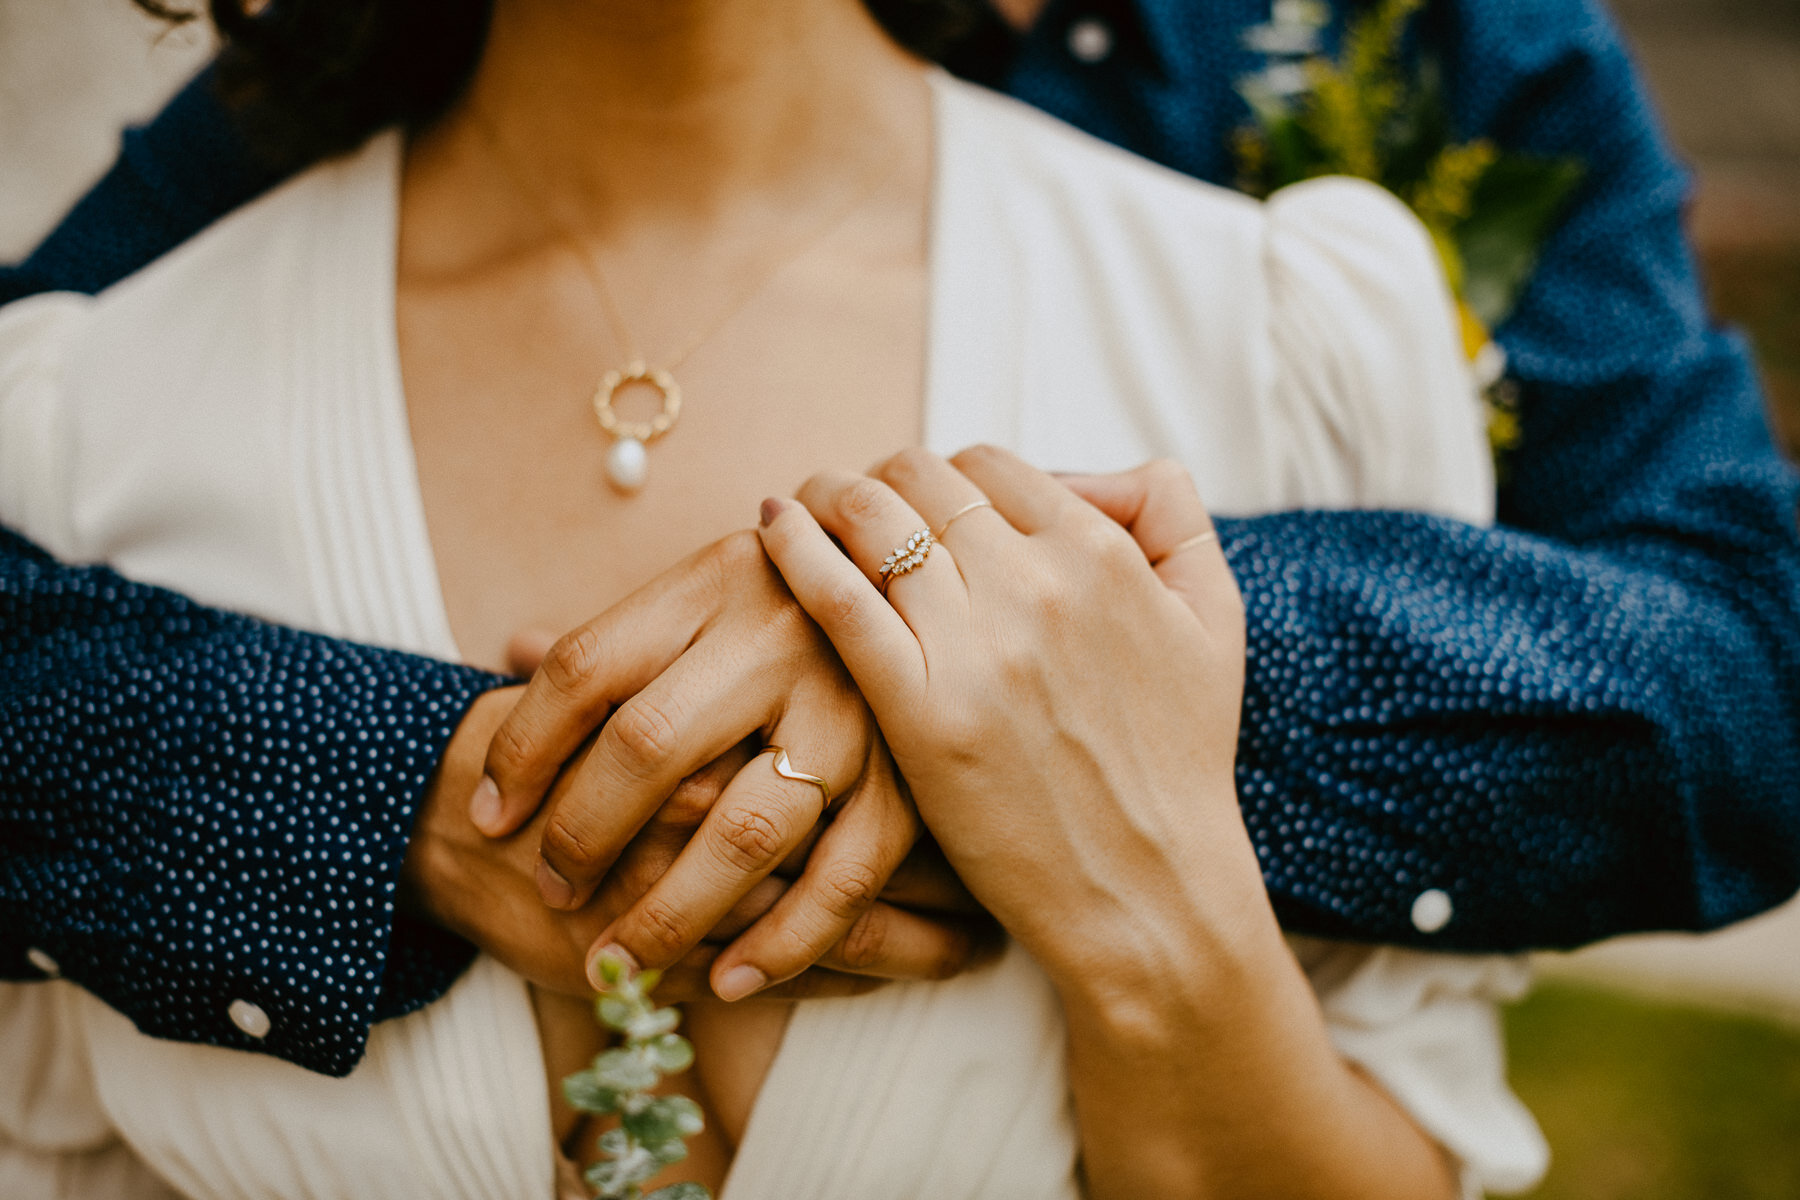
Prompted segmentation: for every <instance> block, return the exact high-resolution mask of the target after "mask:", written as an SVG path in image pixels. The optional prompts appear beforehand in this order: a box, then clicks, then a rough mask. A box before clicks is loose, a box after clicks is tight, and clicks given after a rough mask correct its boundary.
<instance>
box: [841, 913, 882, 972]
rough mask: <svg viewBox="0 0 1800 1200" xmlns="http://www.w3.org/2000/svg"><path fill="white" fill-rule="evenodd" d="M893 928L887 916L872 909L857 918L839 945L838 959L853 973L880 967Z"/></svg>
mask: <svg viewBox="0 0 1800 1200" xmlns="http://www.w3.org/2000/svg"><path fill="white" fill-rule="evenodd" d="M891 932H892V931H891V928H890V926H889V923H888V919H887V915H886V914H885V913H884V912H883V911H882V910H881V909H879V908H871V909H869V910H868V911H867V912H865V913H863V915H862V916H860V917H858V918H856V922H855V924H853V925H851V926H850V929H849V931H848V932H847V933H845V934H844V940H843V941H841V942H839V943H838V958H839V960H840V961H841V962H842V963H843V964H844V966H845V968H846V969H848V970H851V971H867V970H871V969H873V968H874V967H876V966H878V965H880V963H881V962H882V960H883V959H884V958H885V957H886V955H887V947H888V940H889V935H890V933H891Z"/></svg>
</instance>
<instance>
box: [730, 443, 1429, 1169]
mask: <svg viewBox="0 0 1800 1200" xmlns="http://www.w3.org/2000/svg"><path fill="white" fill-rule="evenodd" d="M875 474H876V476H877V477H876V478H872V479H871V478H863V477H858V476H851V475H827V476H819V477H816V478H815V479H813V480H812V481H811V482H809V483H808V484H807V485H806V487H805V488H803V489H802V491H801V493H800V500H801V501H802V503H799V504H795V503H791V502H783V501H768V502H766V503H765V505H764V509H763V530H762V533H763V543H764V545H765V546H766V547H767V549H768V552H769V556H770V557H771V558H772V559H773V560H774V561H775V563H776V565H777V566H778V567H779V568H780V570H781V573H782V575H783V577H784V578H785V579H786V580H787V582H788V585H789V587H790V588H791V589H792V590H793V593H794V595H795V596H796V597H797V598H798V600H799V601H800V603H801V604H802V605H803V606H804V607H805V608H806V610H807V611H808V612H809V613H811V614H812V615H813V617H814V618H815V619H816V620H817V621H818V623H819V625H820V626H821V627H822V628H823V629H824V631H825V632H826V634H827V635H828V636H829V637H830V638H831V640H832V642H833V644H834V645H835V646H836V647H837V649H838V652H839V653H840V654H841V655H842V657H843V660H844V663H845V665H846V666H847V667H848V668H849V670H850V672H851V674H852V675H853V676H854V677H855V679H856V681H857V684H858V685H859V686H860V687H861V688H862V690H863V694H864V695H865V696H866V697H867V698H868V700H869V703H870V705H871V707H872V708H873V710H874V712H875V715H876V718H877V719H878V721H879V722H880V725H881V728H882V730H883V732H884V733H885V735H886V736H887V739H888V742H889V744H890V746H891V747H892V750H893V753H894V756H895V759H896V761H898V763H899V764H900V767H901V770H902V772H903V773H904V775H905V778H906V780H907V782H908V783H909V784H910V785H911V788H912V792H913V795H914V798H915V800H916V801H917V803H918V806H919V811H920V813H921V814H922V816H923V817H924V819H925V822H926V824H927V826H928V827H929V828H930V829H931V831H932V833H933V834H935V835H936V837H937V838H938V840H939V842H940V843H941V844H942V845H943V848H944V851H945V853H946V854H947V855H948V856H949V859H950V861H951V863H952V865H953V866H955V868H956V870H957V872H958V874H959V875H960V876H961V877H962V879H963V881H964V882H965V883H966V884H967V885H968V886H969V888H970V890H971V891H972V892H973V893H974V894H975V896H976V898H977V899H979V900H980V901H981V902H982V903H983V904H984V905H986V906H987V907H988V908H989V909H990V910H991V911H992V912H993V913H994V914H995V916H997V917H999V918H1000V920H1001V922H1002V923H1003V924H1004V925H1005V926H1006V928H1007V929H1008V931H1009V932H1011V933H1012V934H1013V935H1014V936H1015V937H1016V938H1018V940H1019V941H1020V942H1021V943H1022V944H1023V945H1024V946H1025V947H1026V949H1028V950H1030V951H1031V953H1032V955H1033V957H1035V958H1036V959H1037V960H1038V962H1039V963H1040V964H1041V965H1043V966H1044V968H1045V970H1046V971H1047V973H1048V974H1049V975H1050V977H1051V979H1052V981H1053V982H1054V983H1055V984H1056V986H1057V990H1058V992H1059V993H1060V994H1061V997H1062V1000H1063V1008H1064V1011H1065V1013H1066V1014H1067V1017H1068V1021H1069V1081H1070V1086H1071V1090H1072V1091H1073V1094H1074V1100H1075V1111H1076V1116H1077V1120H1078V1123H1079V1125H1080V1129H1081V1141H1082V1163H1083V1171H1084V1175H1085V1183H1086V1191H1087V1193H1088V1194H1090V1195H1092V1196H1094V1197H1096V1198H1097V1200H1107V1198H1111V1197H1130V1196H1157V1197H1162V1198H1165V1200H1177V1198H1181V1197H1193V1198H1195V1200H1199V1198H1201V1197H1218V1196H1233V1197H1244V1198H1246V1200H1248V1198H1251V1197H1257V1198H1262V1197H1268V1198H1271V1200H1273V1198H1276V1197H1279V1198H1280V1200H1326V1198H1329V1200H1352V1198H1356V1200H1363V1198H1367V1200H1376V1198H1379V1200H1400V1198H1402V1197H1405V1198H1408V1200H1414V1198H1418V1200H1424V1198H1430V1200H1441V1198H1444V1197H1448V1196H1450V1195H1451V1194H1453V1192H1454V1189H1455V1181H1454V1178H1453V1176H1452V1174H1451V1172H1450V1171H1449V1170H1448V1169H1447V1165H1446V1163H1445V1161H1444V1160H1443V1157H1442V1156H1441V1155H1440V1154H1439V1153H1438V1152H1437V1150H1436V1148H1435V1147H1434V1146H1433V1145H1432V1144H1431V1142H1430V1140H1429V1139H1428V1138H1426V1137H1425V1136H1424V1135H1423V1134H1422V1133H1421V1132H1420V1131H1419V1130H1418V1128H1417V1127H1416V1126H1414V1125H1413V1124H1412V1123H1411V1121H1410V1120H1409V1119H1408V1118H1407V1117H1406V1116H1405V1115H1404V1114H1403V1113H1401V1112H1400V1111H1399V1110H1398V1109H1397V1108H1396V1107H1395V1106H1394V1104H1393V1102H1392V1101H1391V1100H1390V1099H1389V1098H1388V1097H1387V1096H1386V1095H1385V1094H1384V1093H1382V1092H1381V1091H1380V1090H1379V1089H1378V1088H1376V1087H1374V1086H1373V1085H1372V1084H1370V1083H1369V1082H1368V1081H1367V1080H1366V1079H1365V1078H1363V1077H1362V1076H1360V1075H1358V1074H1357V1073H1356V1072H1355V1071H1353V1070H1351V1069H1350V1068H1349V1067H1348V1066H1347V1065H1346V1064H1345V1063H1344V1062H1343V1060H1342V1059H1341V1058H1339V1057H1338V1055H1337V1054H1336V1052H1335V1051H1334V1049H1333V1048H1332V1045H1331V1042H1330V1039H1329V1037H1328V1036H1327V1034H1326V1030H1325V1025H1324V1020H1323V1017H1322V1015H1321V1013H1320V1011H1319V1007H1318V1004H1317V1001H1316V1000H1315V998H1314V996H1313V994H1312V991H1311V989H1310V987H1309V986H1308V984H1307V982H1306V979H1305V977H1304V976H1303V975H1302V974H1301V972H1300V969H1299V967H1298V964H1297V963H1296V962H1295V961H1294V959H1293V956H1292V955H1291V954H1290V953H1289V952H1288V951H1287V948H1286V945H1285V944H1284V943H1283V941H1282V939H1281V936H1280V930H1279V928H1278V927H1277V925H1276V923H1275V919H1274V914H1273V912H1272V911H1271V910H1270V907H1269V903H1268V897H1267V894H1266V892H1265V891H1264V889H1263V885H1262V879H1261V875H1260V872H1259V870H1258V868H1257V861H1256V856H1255V853H1254V851H1253V849H1252V848H1251V845H1250V841H1249V837H1248V835H1247V834H1246V832H1245V830H1244V826H1243V821H1242V819H1241V818H1240V817H1239V815H1238V808H1237V798H1236V789H1235V786H1234V781H1233V756H1234V752H1235V747H1236V739H1237V722H1238V709H1239V705H1240V703H1241V690H1242V680H1243V654H1244V628H1243V620H1244V618H1243V612H1242V608H1241V604H1240V602H1239V599H1238V596H1237V591H1236V588H1235V586H1234V584H1233V582H1232V580H1231V576H1230V572H1229V571H1228V569H1227V568H1226V565H1225V562H1224V559H1223V557H1222V555H1221V553H1220V551H1219V548H1218V546H1217V544H1216V542H1214V541H1213V540H1212V539H1211V538H1210V537H1209V534H1210V521H1209V520H1208V518H1207V515H1206V512H1205V510H1204V508H1202V507H1201V505H1200V502H1199V499H1198V497H1197V496H1196V495H1195V493H1194V490H1193V486H1192V483H1191V481H1189V480H1188V479H1187V477H1186V475H1185V473H1184V472H1181V471H1180V470H1179V469H1178V468H1175V467H1172V466H1169V465H1166V464H1165V465H1160V466H1158V465H1152V466H1151V467H1147V468H1144V469H1143V471H1141V472H1136V473H1133V474H1132V475H1131V476H1127V477H1123V478H1116V479H1110V480H1109V479H1081V480H1071V481H1070V484H1069V486H1064V485H1063V484H1061V483H1058V482H1057V481H1056V480H1054V479H1052V478H1051V477H1049V476H1047V475H1044V474H1042V473H1041V472H1038V471H1036V470H1033V469H1032V468H1031V467H1029V466H1027V465H1026V464H1024V463H1023V462H1021V461H1019V460H1018V459H1017V458H1015V457H1013V456H1012V455H1010V454H1007V453H1005V452H1003V451H999V450H993V449H985V448H984V449H978V450H973V451H968V452H965V453H963V454H961V455H958V456H957V458H956V459H955V462H954V466H952V464H950V463H946V462H944V461H943V460H941V459H938V458H936V457H935V456H932V455H929V454H925V453H923V452H916V451H913V452H907V453H904V454H901V455H900V456H898V457H896V458H894V459H892V460H890V461H889V462H888V463H886V464H884V465H883V466H882V467H880V468H879V469H878V470H877V471H876V472H875ZM1071 489H1075V490H1071ZM1076 490H1078V491H1080V492H1082V493H1084V494H1086V495H1088V496H1091V497H1093V499H1094V501H1095V503H1094V504H1090V503H1089V502H1088V501H1086V500H1083V499H1081V498H1080V497H1079V496H1077V495H1076V494H1075V491H1076ZM1096 504H1097V505H1099V507H1096ZM1102 509H1104V510H1105V512H1104V513H1103V512H1102V511H1101V510H1102ZM1106 513H1110V514H1111V515H1112V516H1113V517H1115V518H1117V520H1116V521H1115V520H1110V519H1108V516H1107V515H1106ZM946 523H948V528H946V527H945V526H946ZM1121 524H1124V525H1127V526H1129V527H1130V529H1131V533H1130V534H1127V532H1126V531H1125V530H1124V529H1122V528H1121V527H1120V525H1121ZM920 529H930V530H934V531H936V532H937V533H939V534H941V536H942V539H943V540H942V544H940V545H938V546H937V547H935V548H934V549H932V550H931V551H930V553H929V555H928V556H927V557H926V558H925V560H924V561H923V562H922V563H921V564H919V565H918V567H917V569H915V570H912V571H911V572H910V573H908V574H905V575H901V576H898V577H895V578H892V579H890V580H887V581H886V595H885V598H884V597H883V594H882V592H881V591H880V590H879V585H880V584H881V582H882V581H881V580H880V577H879V565H880V564H881V563H882V562H883V560H884V558H885V556H886V555H888V554H889V552H890V550H891V549H892V548H893V547H896V546H901V545H904V544H905V543H906V542H907V540H908V539H909V538H910V537H911V535H912V534H913V533H914V532H915V531H917V530H920ZM828 534H829V535H830V536H827V535H828ZM1134 536H1135V538H1136V540H1135V541H1134ZM833 538H835V539H836V541H837V544H833V541H832V539H833ZM839 545H841V546H842V547H843V549H842V550H840V549H839V548H838V547H839ZM846 555H848V557H846ZM1159 576H1160V578H1159Z"/></svg>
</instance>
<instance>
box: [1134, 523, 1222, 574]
mask: <svg viewBox="0 0 1800 1200" xmlns="http://www.w3.org/2000/svg"><path fill="white" fill-rule="evenodd" d="M1218 540H1219V532H1218V530H1216V529H1209V530H1207V531H1206V532H1205V533H1196V534H1195V535H1194V536H1193V537H1191V538H1188V539H1187V540H1186V541H1184V542H1177V543H1176V544H1175V545H1174V546H1172V547H1170V549H1169V551H1168V553H1166V554H1163V555H1161V556H1159V557H1158V558H1156V559H1155V560H1154V561H1152V562H1151V564H1150V565H1151V566H1153V567H1160V566H1162V565H1163V564H1164V563H1166V562H1168V561H1169V560H1170V559H1171V558H1174V557H1175V556H1176V555H1177V554H1180V553H1181V552H1182V551H1184V550H1192V549H1193V548H1194V547H1195V546H1204V545H1206V544H1207V543H1208V542H1216V541H1218Z"/></svg>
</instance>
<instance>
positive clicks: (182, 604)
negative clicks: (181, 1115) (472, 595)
mask: <svg viewBox="0 0 1800 1200" xmlns="http://www.w3.org/2000/svg"><path fill="white" fill-rule="evenodd" d="M493 683H494V681H493V680H491V679H490V678H489V677H487V676H485V675H482V674H480V673H478V672H473V671H468V670H466V669H464V668H460V667H455V666H451V665H450V664H444V663H433V662H428V661H426V660H421V659H415V658H412V657H411V656H407V655H401V654H396V653H393V652H390V651H382V650H374V649H370V648H368V647H361V646H354V645H350V644H347V643H339V642H334V641H332V640H330V639H326V638H320V637H317V636H314V635H309V634H304V633H300V632H297V631H294V630H288V629H282V628H279V627H275V626H268V625H264V624H262V623H260V622H256V621H252V620H250V619H248V618H244V617H239V616H234V615H232V614H227V613H221V612H217V611H215V610H211V609H207V608H204V607H203V606H201V605H198V604H195V603H193V602H191V601H188V600H185V599H183V598H182V597H180V596H175V595H172V594H170V593H167V592H163V591H161V590H159V589H156V588H150V587H144V586H141V585H137V584H133V583H130V582H128V581H126V580H123V579H121V578H119V577H118V576H117V575H114V574H113V573H112V572H110V571H106V570H105V569H103V568H70V567H65V566H62V565H60V564H58V563H56V562H54V561H53V560H52V559H50V558H49V557H48V556H46V555H43V554H42V553H41V552H38V551H37V550H35V549H34V548H32V547H30V546H29V545H28V544H27V543H25V542H23V541H22V540H20V539H17V538H15V537H13V536H11V535H9V534H5V533H3V532H0V911H3V913H4V918H5V919H4V920H0V954H3V955H4V964H3V969H4V971H5V973H6V974H8V975H10V976H12V977H15V978H27V979H29V978H34V977H39V975H38V972H37V971H35V970H34V969H33V968H32V967H31V966H30V964H29V963H27V962H26V959H25V954H26V950H27V948H35V949H39V950H41V951H43V952H44V953H45V954H47V955H49V957H50V958H52V959H54V960H55V961H56V963H57V964H58V965H59V966H60V967H61V970H62V973H63V974H64V975H66V976H68V977H69V978H71V979H73V980H74V981H76V982H78V983H80V984H81V985H82V986H83V987H85V988H87V989H88V990H89V991H92V992H94V993H95V994H96V995H98V996H100V997H101V998H102V999H104V1000H106V1001H107V1002H108V1003H109V1004H111V1005H113V1006H114V1007H115V1008H117V1009H119V1010H120V1011H121V1012H124V1013H125V1014H127V1015H128V1016H131V1017H132V1018H133V1019H134V1020H136V1021H137V1022H138V1024H139V1026H140V1027H141V1028H143V1029H144V1030H145V1031H146V1032H149V1033H153V1034H156V1035H158V1036H163V1037H170V1038H175V1039H178V1040H185V1041H201V1042H211V1043H215V1044H221V1045H228V1046H236V1047H241V1048H245V1049H254V1050H261V1051H264V1052H268V1053H273V1054H276V1055H277V1056H279V1057H283V1058H287V1059H290V1060H291V1061H295V1062H298V1063H300V1064H301V1065H303V1066H307V1067H309V1068H311V1069H315V1070H322V1071H327V1072H331V1073H341V1072H343V1071H346V1070H348V1069H349V1068H350V1066H351V1065H353V1064H354V1063H355V1061H356V1060H357V1058H358V1057H359V1056H360V1054H361V1052H362V1047H363V1043H364V1040H365V1039H366V1037H367V1033H368V1027H369V1025H370V1023H371V1022H373V1021H375V1020H378V1019H381V1018H382V1017H385V1016H390V1015H395V1014H397V1013H399V1012H404V1011H408V1010H410V1009H411V1008H414V1007H417V1006H418V1005H419V1004H421V1003H424V1002H425V1001H427V1000H429V999H431V998H432V997H434V996H436V995H437V994H439V993H440V992H441V991H442V989H443V988H444V987H445V986H447V985H448V984H449V982H450V981H451V980H453V979H454V978H455V976H456V974H457V972H458V971H459V970H460V969H461V967H462V966H463V965H464V964H465V963H466V961H467V950H466V947H462V946H461V945H460V944H459V943H456V942H454V941H451V940H449V939H446V938H444V937H442V936H441V935H436V934H434V933H433V932H432V931H430V930H428V929H426V928H424V927H423V926H416V927H415V926H407V927H406V929H405V930H404V931H403V932H402V934H400V935H397V934H396V931H395V920H396V916H395V908H394V892H395V888H396V883H397V879H398V876H399V870H400V864H401V859H402V856H403V854H404V851H405V847H406V844H407V839H408V837H409V836H410V834H411V831H412V823H413V817H414V814H415V811H416V808H417V805H418V802H419V798H420V796H421V795H423V793H424V790H425V784H426V781H427V779H428V778H429V777H430V776H431V773H432V771H433V769H434V768H435V767H436V764H437V758H438V755H439V754H440V753H441V751H442V749H443V747H444V745H445V744H446V743H447V742H448V741H449V739H450V733H451V730H452V729H454V728H455V726H456V724H457V722H458V719H459V718H460V717H461V716H462V713H463V710H464V709H465V708H466V707H467V705H468V703H469V701H470V700H471V699H472V698H473V697H474V696H475V695H477V694H479V693H480V692H482V691H485V690H486V689H487V688H489V687H491V686H493ZM233 999H244V1000H247V1001H249V1002H251V1003H255V1004H257V1005H258V1006H259V1007H261V1008H262V1009H263V1010H264V1011H265V1012H266V1013H267V1014H268V1015H269V1017H270V1020H271V1028H270V1030H269V1032H268V1034H267V1036H266V1037H264V1038H261V1039H256V1038H253V1037H251V1036H249V1035H247V1034H246V1033H244V1032H243V1031H242V1030H241V1029H239V1028H238V1027H237V1026H235V1025H234V1024H233V1023H232V1021H231V1020H230V1016H229V1008H228V1006H229V1003H230V1001H231V1000H233Z"/></svg>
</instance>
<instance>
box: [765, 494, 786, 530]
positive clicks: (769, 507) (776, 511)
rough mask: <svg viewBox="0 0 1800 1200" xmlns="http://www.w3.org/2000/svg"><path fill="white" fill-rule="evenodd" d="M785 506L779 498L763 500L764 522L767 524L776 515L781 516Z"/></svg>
mask: <svg viewBox="0 0 1800 1200" xmlns="http://www.w3.org/2000/svg"><path fill="white" fill-rule="evenodd" d="M783 507H785V506H784V505H783V504H782V503H781V501H779V500H774V499H770V500H764V501H763V502H762V523H763V524H764V525H767V524H769V523H770V522H771V521H773V520H774V519H775V518H776V517H779V516H780V515H781V510H782V508H783Z"/></svg>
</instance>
